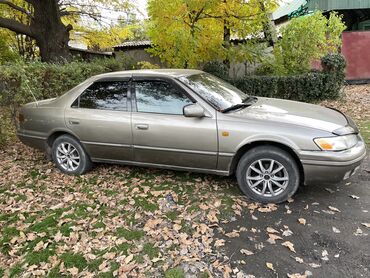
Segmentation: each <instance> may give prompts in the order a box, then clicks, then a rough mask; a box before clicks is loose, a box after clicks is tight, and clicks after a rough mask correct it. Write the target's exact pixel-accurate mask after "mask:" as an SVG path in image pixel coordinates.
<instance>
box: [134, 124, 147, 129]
mask: <svg viewBox="0 0 370 278" xmlns="http://www.w3.org/2000/svg"><path fill="white" fill-rule="evenodd" d="M135 127H136V129H139V130H147V129H149V125H147V124H137V125H135Z"/></svg>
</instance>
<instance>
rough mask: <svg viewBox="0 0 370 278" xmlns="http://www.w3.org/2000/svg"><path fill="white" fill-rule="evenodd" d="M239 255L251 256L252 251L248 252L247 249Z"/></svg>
mask: <svg viewBox="0 0 370 278" xmlns="http://www.w3.org/2000/svg"><path fill="white" fill-rule="evenodd" d="M240 253H242V254H243V255H247V256H251V255H253V254H254V253H253V252H252V251H249V250H247V249H241V250H240Z"/></svg>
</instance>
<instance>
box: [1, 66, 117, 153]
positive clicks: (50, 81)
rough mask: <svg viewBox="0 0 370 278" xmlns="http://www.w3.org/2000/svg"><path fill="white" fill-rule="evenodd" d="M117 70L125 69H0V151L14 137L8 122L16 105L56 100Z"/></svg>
mask: <svg viewBox="0 0 370 278" xmlns="http://www.w3.org/2000/svg"><path fill="white" fill-rule="evenodd" d="M120 69H124V68H123V67H122V64H120V63H119V62H118V61H116V60H114V59H99V60H94V61H92V62H90V63H86V62H82V61H74V62H71V63H66V64H47V63H41V62H32V63H25V62H23V61H20V62H18V63H14V64H11V65H10V64H8V65H0V110H2V111H0V120H1V123H0V147H1V145H3V144H4V143H5V142H6V141H7V139H8V138H10V137H11V134H12V133H14V132H12V129H11V126H12V125H11V120H10V119H11V115H12V116H13V117H14V115H15V113H14V112H15V109H16V108H17V107H18V106H19V105H22V104H24V103H27V102H30V101H34V100H35V99H34V98H36V99H37V100H42V99H46V98H53V97H57V96H59V95H61V94H63V93H65V92H67V91H68V90H70V89H71V88H73V87H74V86H76V85H77V84H79V83H81V82H82V81H84V80H86V79H87V78H89V77H91V76H93V75H96V74H100V73H105V72H111V71H117V70H120ZM2 107H3V108H2ZM5 107H6V108H7V109H4V108H5Z"/></svg>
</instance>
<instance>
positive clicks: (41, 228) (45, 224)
mask: <svg viewBox="0 0 370 278" xmlns="http://www.w3.org/2000/svg"><path fill="white" fill-rule="evenodd" d="M57 219H58V217H57V216H56V215H49V216H48V217H46V218H45V219H44V220H42V221H40V222H38V223H36V224H34V225H32V226H31V228H30V230H31V231H32V232H37V233H42V232H47V231H48V230H49V229H56V226H57V224H58V220H57Z"/></svg>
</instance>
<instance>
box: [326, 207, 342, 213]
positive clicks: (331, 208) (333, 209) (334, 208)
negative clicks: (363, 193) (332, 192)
mask: <svg viewBox="0 0 370 278" xmlns="http://www.w3.org/2000/svg"><path fill="white" fill-rule="evenodd" d="M328 208H329V209H330V210H332V211H335V212H340V210H339V209H337V208H336V207H332V206H328Z"/></svg>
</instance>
